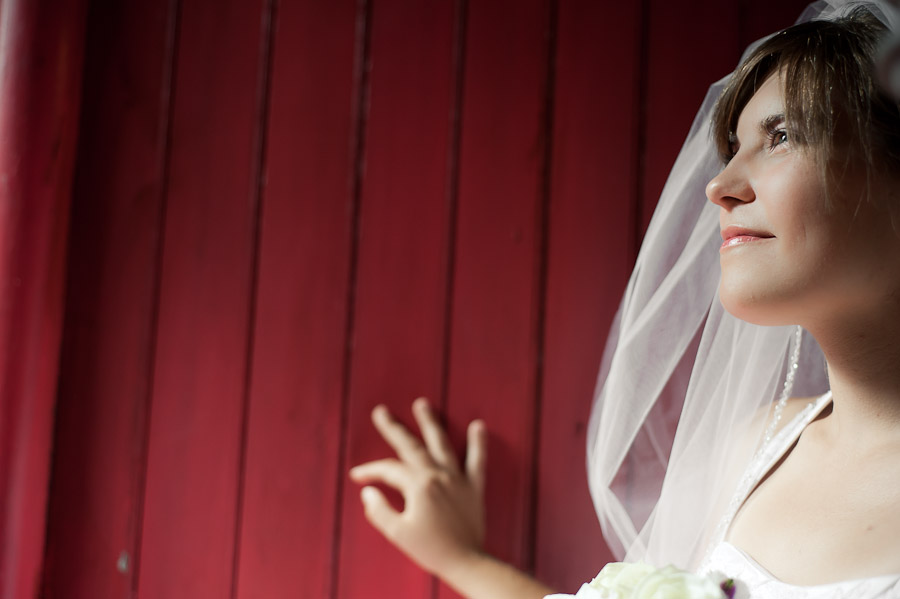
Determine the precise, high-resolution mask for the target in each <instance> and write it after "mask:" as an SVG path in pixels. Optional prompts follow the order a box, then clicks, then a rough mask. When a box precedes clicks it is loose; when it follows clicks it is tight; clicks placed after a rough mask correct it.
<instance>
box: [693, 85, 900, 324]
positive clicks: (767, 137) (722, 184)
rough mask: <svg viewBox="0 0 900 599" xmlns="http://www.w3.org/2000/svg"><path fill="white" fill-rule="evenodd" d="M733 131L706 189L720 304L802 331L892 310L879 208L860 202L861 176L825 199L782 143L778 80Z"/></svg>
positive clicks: (811, 169)
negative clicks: (713, 219)
mask: <svg viewBox="0 0 900 599" xmlns="http://www.w3.org/2000/svg"><path fill="white" fill-rule="evenodd" d="M735 133H736V138H735V139H734V144H733V150H734V157H733V158H732V159H731V161H730V162H729V163H728V165H727V166H726V167H725V168H724V169H723V170H722V172H721V173H720V174H719V175H718V176H716V177H715V178H714V179H713V180H712V181H710V182H709V185H707V187H706V195H707V197H708V198H709V200H710V201H711V202H713V203H714V204H717V205H718V206H719V207H720V209H721V210H720V218H719V222H720V227H721V231H722V237H723V243H722V246H721V249H720V264H721V267H722V280H721V283H720V286H719V295H720V298H721V300H722V303H723V305H724V306H725V308H726V309H727V310H728V311H729V312H731V313H732V314H734V315H735V316H737V317H738V318H741V319H743V320H746V321H749V322H753V323H757V324H766V325H785V324H801V325H804V326H806V327H808V328H809V327H811V326H815V325H817V324H820V323H822V322H827V321H828V320H829V319H833V318H849V317H852V316H854V315H858V316H861V317H862V316H865V315H866V314H869V315H871V311H872V310H878V309H879V307H880V309H882V310H883V309H884V306H885V302H886V301H889V302H892V303H893V305H894V306H896V303H897V299H896V295H897V292H898V290H900V280H898V279H900V277H898V273H900V239H898V235H897V234H895V233H894V231H893V229H892V226H891V219H890V215H889V214H888V212H887V211H885V210H879V209H876V208H875V207H874V204H879V205H880V204H884V202H880V203H879V202H875V203H874V204H873V203H872V202H868V201H865V200H861V199H860V197H861V191H862V190H863V189H864V186H863V183H862V180H861V178H860V177H853V176H851V175H848V176H847V177H845V178H844V180H843V181H842V182H841V184H840V186H839V187H838V188H837V189H833V190H832V193H831V198H830V202H826V194H825V185H824V182H823V181H822V180H821V177H820V171H819V169H818V167H817V165H816V164H815V162H814V161H813V158H812V155H811V153H809V152H806V151H804V148H803V147H802V146H800V145H799V144H795V143H794V142H793V141H792V140H791V133H790V123H786V122H785V119H784V100H783V97H782V81H781V77H780V76H779V75H773V76H772V77H769V79H768V80H767V81H766V82H765V83H763V85H762V86H761V87H760V88H759V90H758V91H757V92H756V94H755V95H754V96H753V97H752V98H751V99H750V101H749V102H748V103H747V106H746V107H745V108H744V111H743V112H742V113H741V115H740V118H739V119H738V126H737V131H736V132H735ZM875 192H876V193H877V189H876V190H875ZM892 297H893V299H891V298H892Z"/></svg>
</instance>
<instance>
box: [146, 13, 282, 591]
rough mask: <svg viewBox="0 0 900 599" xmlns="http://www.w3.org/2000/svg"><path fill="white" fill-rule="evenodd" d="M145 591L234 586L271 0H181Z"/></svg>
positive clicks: (149, 465)
mask: <svg viewBox="0 0 900 599" xmlns="http://www.w3.org/2000/svg"><path fill="white" fill-rule="evenodd" d="M180 10H181V12H180V23H179V39H178V41H177V44H178V46H177V48H178V49H177V57H176V64H175V75H174V78H173V81H174V83H173V85H174V90H175V98H174V102H173V113H172V133H171V141H170V143H171V150H170V155H169V182H168V197H167V204H166V214H165V222H164V229H163V253H162V264H161V268H162V279H161V286H160V297H159V320H158V324H157V331H156V335H157V337H156V347H155V351H156V355H155V371H154V378H153V403H152V409H151V415H150V431H149V435H150V437H149V444H148V455H147V474H146V491H145V499H144V501H145V505H144V512H143V523H142V526H143V532H142V536H141V548H140V558H139V559H140V562H139V565H138V568H139V569H138V595H139V596H141V597H148V598H155V597H160V598H162V597H165V598H167V599H179V598H188V597H191V598H193V597H227V596H229V595H230V594H231V592H232V585H233V571H234V568H233V566H234V560H235V551H236V535H235V532H236V528H237V522H238V515H239V512H238V509H239V505H240V501H239V498H240V480H241V455H242V444H243V427H244V420H245V418H244V416H245V415H244V407H245V395H246V371H247V362H248V346H249V329H250V319H251V294H252V288H251V282H252V281H253V269H254V262H255V260H254V256H255V249H256V248H255V244H256V228H257V222H256V207H257V193H258V185H259V180H258V177H259V175H260V173H259V154H260V142H261V137H260V133H261V131H260V127H259V125H260V105H261V101H262V98H261V88H262V81H264V77H263V73H265V72H266V65H265V62H266V59H267V56H268V53H267V52H266V48H267V40H265V39H262V36H261V33H262V32H263V31H264V29H263V27H262V24H263V22H264V20H265V19H266V18H267V6H266V4H265V3H264V2H263V1H262V0H259V1H256V2H247V1H238V0H232V1H228V2H223V1H221V0H206V1H202V2H186V3H184V4H183V5H182V6H181V9H180Z"/></svg>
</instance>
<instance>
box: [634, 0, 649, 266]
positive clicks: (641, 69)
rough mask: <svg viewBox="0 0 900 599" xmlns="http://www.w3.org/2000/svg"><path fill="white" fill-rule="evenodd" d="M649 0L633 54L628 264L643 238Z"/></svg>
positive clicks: (642, 11)
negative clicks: (634, 103)
mask: <svg viewBox="0 0 900 599" xmlns="http://www.w3.org/2000/svg"><path fill="white" fill-rule="evenodd" d="M650 2H651V0H641V2H640V16H639V18H638V35H637V56H638V60H637V63H638V76H637V81H636V88H637V89H636V90H635V95H636V96H637V100H638V111H637V113H638V118H637V122H636V123H635V138H636V143H635V161H634V164H635V165H636V166H635V169H634V202H633V204H632V208H633V210H632V242H631V256H629V264H630V265H632V264H634V262H635V261H636V260H637V255H638V251H639V250H640V247H641V240H642V239H643V231H642V228H643V224H642V223H643V221H644V210H643V208H644V206H643V204H644V192H645V191H646V185H645V183H646V181H645V176H646V167H647V164H646V163H647V155H646V149H647V112H648V101H647V88H648V87H649V85H648V81H647V79H648V76H649V69H650V60H649V49H648V46H649V44H650V15H651V12H650Z"/></svg>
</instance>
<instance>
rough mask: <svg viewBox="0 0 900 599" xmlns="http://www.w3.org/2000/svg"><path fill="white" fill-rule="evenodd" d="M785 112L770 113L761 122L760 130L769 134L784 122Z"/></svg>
mask: <svg viewBox="0 0 900 599" xmlns="http://www.w3.org/2000/svg"><path fill="white" fill-rule="evenodd" d="M784 120H785V119H784V113H783V112H780V113H778V114H770V115H769V116H767V117H766V118H764V119H763V120H761V121H760V122H759V130H760V131H761V132H762V133H763V134H769V133H771V132H772V131H774V130H775V127H777V126H778V125H780V124H782V123H784Z"/></svg>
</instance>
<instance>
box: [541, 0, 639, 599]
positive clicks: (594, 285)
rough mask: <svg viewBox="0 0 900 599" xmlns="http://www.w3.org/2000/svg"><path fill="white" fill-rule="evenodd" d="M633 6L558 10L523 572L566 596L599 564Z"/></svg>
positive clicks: (629, 169)
mask: <svg viewBox="0 0 900 599" xmlns="http://www.w3.org/2000/svg"><path fill="white" fill-rule="evenodd" d="M641 16H642V15H641V14H640V4H639V3H622V4H616V5H601V4H597V3H595V2H591V1H589V0H568V1H566V0H564V1H562V2H560V6H559V19H558V23H559V25H558V34H557V40H558V41H557V56H556V76H555V81H556V88H555V94H554V118H553V152H552V159H553V163H552V171H551V172H552V179H551V194H552V195H551V199H550V217H549V218H550V233H549V256H548V278H547V315H546V323H545V327H546V328H545V331H546V333H545V335H546V345H545V352H544V379H543V384H544V386H543V394H542V395H543V402H542V409H541V414H540V419H541V422H540V431H541V436H540V455H539V461H538V466H539V485H538V495H537V518H536V525H537V530H536V536H535V572H536V574H537V576H538V577H539V578H540V579H542V580H544V581H546V582H547V583H548V584H550V585H551V586H553V587H554V588H557V589H561V590H565V591H566V592H572V593H574V592H575V591H576V590H577V589H578V588H579V587H580V585H581V584H582V583H583V582H585V581H586V580H590V578H591V577H592V576H594V575H595V574H596V573H597V571H599V569H600V568H601V567H602V566H603V564H605V563H606V561H608V560H609V559H611V555H610V554H609V552H608V550H607V549H606V546H605V544H604V543H603V538H602V535H601V531H600V527H599V525H598V523H597V517H596V515H595V513H594V508H593V505H592V503H591V498H590V494H589V491H588V487H587V477H586V475H585V446H586V429H587V421H588V416H589V413H590V407H591V400H592V398H593V391H594V386H595V382H596V376H597V368H598V364H599V363H600V357H601V354H602V351H603V346H604V342H605V339H606V333H607V329H608V327H609V323H610V322H611V320H612V317H613V315H614V314H615V311H616V308H617V307H618V302H619V297H620V295H621V293H622V290H623V289H624V286H625V282H626V281H627V278H628V275H629V273H630V270H631V266H632V263H633V255H632V247H633V239H632V231H634V222H633V219H634V215H635V203H636V202H637V196H636V193H635V187H634V181H635V176H636V173H637V170H638V164H637V144H638V136H637V130H638V125H639V123H638V120H639V113H638V106H639V102H638V98H637V94H638V68H639V65H640V60H639V56H638V50H639V44H640V40H639V33H640V19H641Z"/></svg>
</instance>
